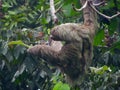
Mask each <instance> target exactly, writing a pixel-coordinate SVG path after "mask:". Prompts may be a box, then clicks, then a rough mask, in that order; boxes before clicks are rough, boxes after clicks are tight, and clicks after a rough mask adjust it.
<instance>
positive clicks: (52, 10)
mask: <svg viewBox="0 0 120 90" xmlns="http://www.w3.org/2000/svg"><path fill="white" fill-rule="evenodd" d="M50 11H51V16H52V19H53V21H54V23H55V22H57V21H58V18H57V16H56V15H55V13H56V11H55V6H54V0H50Z"/></svg>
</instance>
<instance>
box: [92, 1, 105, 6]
mask: <svg viewBox="0 0 120 90" xmlns="http://www.w3.org/2000/svg"><path fill="white" fill-rule="evenodd" d="M105 3H106V1H102V2H100V3H93V2H92V5H93V6H101V5H103V4H105Z"/></svg>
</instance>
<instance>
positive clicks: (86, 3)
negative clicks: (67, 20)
mask: <svg viewBox="0 0 120 90" xmlns="http://www.w3.org/2000/svg"><path fill="white" fill-rule="evenodd" d="M87 5H88V1H87V0H86V2H85V4H84V5H83V6H82V7H81V8H80V9H77V8H76V7H75V5H74V4H72V7H73V9H74V10H75V11H77V12H79V11H81V10H83V9H84V8H86V6H87Z"/></svg>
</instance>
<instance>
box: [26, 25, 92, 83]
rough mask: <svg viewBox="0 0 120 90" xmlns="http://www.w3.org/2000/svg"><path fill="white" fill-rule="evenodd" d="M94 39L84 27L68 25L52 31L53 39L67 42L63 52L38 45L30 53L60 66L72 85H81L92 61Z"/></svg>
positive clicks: (59, 26)
mask: <svg viewBox="0 0 120 90" xmlns="http://www.w3.org/2000/svg"><path fill="white" fill-rule="evenodd" d="M92 38H93V36H92V35H91V34H90V30H89V29H88V28H87V27H85V26H84V25H80V24H75V23H66V24H61V25H58V26H56V27H54V28H53V29H52V30H51V39H53V40H57V41H65V44H64V45H63V47H62V48H61V50H59V51H57V50H55V49H54V48H53V47H51V46H47V45H36V46H33V47H31V48H30V49H28V52H29V53H31V54H34V55H37V56H39V57H41V58H43V59H44V60H45V61H47V62H48V63H50V64H52V65H54V66H58V67H59V68H60V69H61V70H62V71H63V72H64V73H65V74H66V79H67V81H68V82H69V83H70V84H73V85H76V84H80V83H81V82H80V81H81V80H82V79H83V77H84V76H85V73H86V71H87V69H88V67H89V65H90V64H91V60H92V56H93V54H92V52H93V51H92V49H93V47H92Z"/></svg>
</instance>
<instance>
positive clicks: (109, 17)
mask: <svg viewBox="0 0 120 90" xmlns="http://www.w3.org/2000/svg"><path fill="white" fill-rule="evenodd" d="M90 6H91V7H92V9H93V10H94V11H95V12H97V13H98V14H99V15H101V16H103V17H105V18H107V19H109V20H110V19H112V18H114V17H117V16H118V15H120V12H118V13H117V14H115V15H113V16H107V15H105V14H103V13H101V12H100V11H98V10H97V9H96V8H95V7H94V6H93V5H92V4H90Z"/></svg>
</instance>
